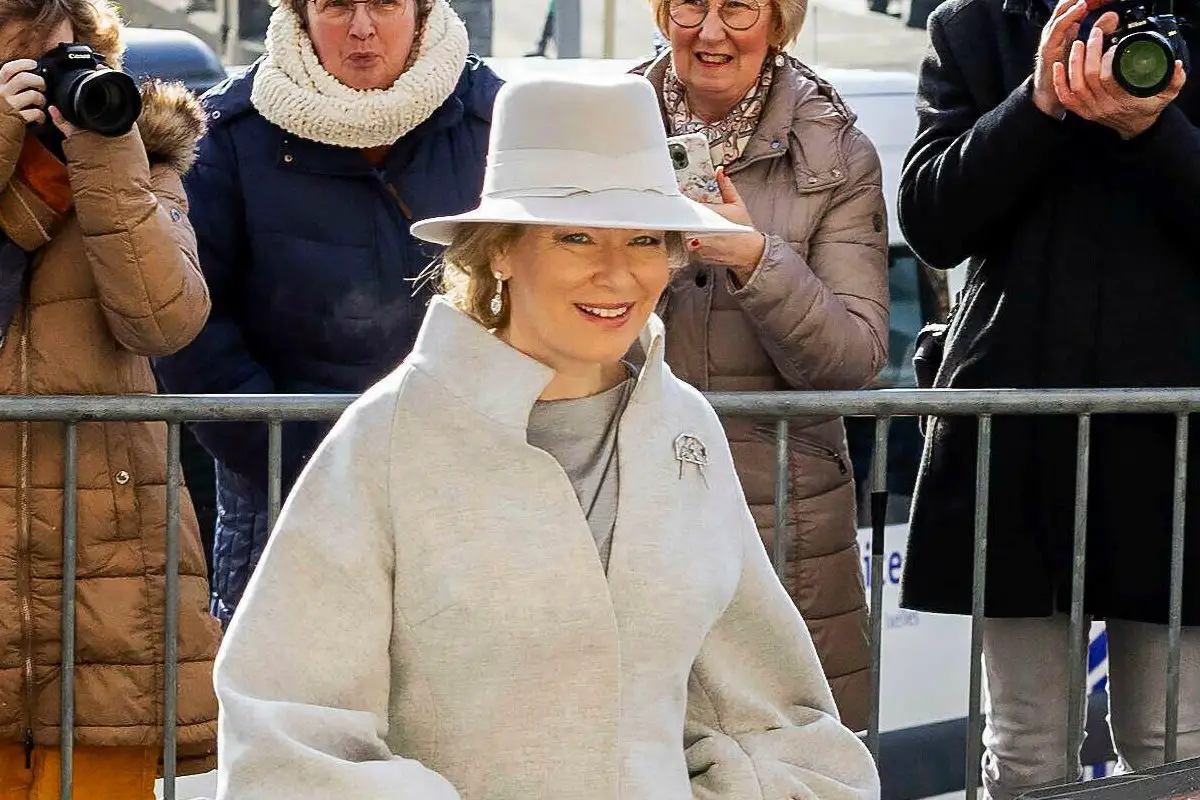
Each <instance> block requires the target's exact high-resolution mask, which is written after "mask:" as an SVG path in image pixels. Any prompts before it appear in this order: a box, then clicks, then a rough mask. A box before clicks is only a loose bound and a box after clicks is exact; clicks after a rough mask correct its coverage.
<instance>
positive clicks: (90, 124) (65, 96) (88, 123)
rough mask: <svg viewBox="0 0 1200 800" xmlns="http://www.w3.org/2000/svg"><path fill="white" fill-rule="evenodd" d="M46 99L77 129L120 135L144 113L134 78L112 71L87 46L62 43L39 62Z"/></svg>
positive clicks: (101, 58)
mask: <svg viewBox="0 0 1200 800" xmlns="http://www.w3.org/2000/svg"><path fill="white" fill-rule="evenodd" d="M35 71H36V72H37V74H39V75H41V76H42V78H43V79H44V80H45V81H46V99H47V100H48V101H49V103H50V104H51V105H54V106H57V107H58V110H59V111H61V112H62V115H63V119H65V120H66V121H67V122H69V123H71V124H72V125H74V126H76V127H77V128H83V129H85V130H89V131H95V132H96V133H100V134H103V135H105V136H121V135H123V134H125V133H128V132H129V131H130V129H132V128H133V123H135V122H137V118H138V116H139V115H140V114H141V113H142V95H141V93H140V92H139V91H138V87H137V84H136V83H134V80H133V78H131V77H130V76H128V75H126V74H125V73H124V72H120V71H119V70H114V69H112V68H110V67H109V66H108V65H107V64H106V63H105V62H104V57H103V56H101V55H100V54H99V53H97V52H95V51H94V50H92V48H90V47H88V46H87V45H85V44H68V43H63V44H60V45H58V46H57V47H55V48H54V49H53V50H51V51H50V52H48V53H46V54H45V55H44V56H42V57H41V58H40V59H38V66H37V69H36V70H35Z"/></svg>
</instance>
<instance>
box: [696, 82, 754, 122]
mask: <svg viewBox="0 0 1200 800" xmlns="http://www.w3.org/2000/svg"><path fill="white" fill-rule="evenodd" d="M748 91H750V87H749V86H747V87H745V88H744V89H743V90H742V91H741V92H738V93H737V94H736V95H731V96H725V95H722V96H720V97H711V96H701V95H699V94H695V93H693V94H689V95H688V98H687V105H688V110H689V111H691V112H692V114H694V115H695V116H696V117H697V118H698V119H700V120H701V121H703V122H707V123H708V124H710V125H711V124H713V123H715V122H720V121H721V120H723V119H725V118H726V117H728V116H729V113H730V112H731V111H733V107H734V106H736V105H737V104H738V101H739V100H741V99H742V98H743V97H745V96H746V92H748Z"/></svg>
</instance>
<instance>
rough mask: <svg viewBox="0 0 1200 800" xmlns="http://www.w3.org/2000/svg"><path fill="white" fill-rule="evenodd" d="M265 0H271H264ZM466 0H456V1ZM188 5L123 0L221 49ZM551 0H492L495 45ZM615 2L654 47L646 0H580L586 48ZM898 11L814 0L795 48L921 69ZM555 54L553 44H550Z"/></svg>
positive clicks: (923, 38) (622, 49) (854, 1)
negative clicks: (890, 13)
mask: <svg viewBox="0 0 1200 800" xmlns="http://www.w3.org/2000/svg"><path fill="white" fill-rule="evenodd" d="M263 1H264V2H265V0H263ZM456 1H457V2H460V3H461V2H463V0H451V3H452V4H454V3H455V2H456ZM216 2H217V6H216V8H217V9H218V10H216V11H212V10H209V11H194V12H191V13H189V12H188V11H187V8H188V0H124V2H122V4H121V5H122V9H123V10H124V12H125V14H126V16H127V18H128V19H129V20H130V21H131V22H132V23H133V24H137V25H148V26H151V27H159V28H170V27H173V28H183V29H185V30H189V31H191V32H192V33H195V34H196V35H198V36H200V37H201V38H203V39H205V40H206V41H208V42H209V44H210V45H212V46H213V47H214V49H216V50H217V52H218V53H223V52H224V49H223V48H222V46H221V27H222V26H221V22H222V15H221V12H220V9H221V7H222V5H223V3H224V2H225V0H216ZM549 2H550V0H493V11H492V53H491V55H495V56H504V57H513V56H524V55H526V54H527V53H529V52H530V51H531V50H533V49H534V48H535V46H536V44H537V41H538V39H539V38H540V37H541V32H542V26H543V23H544V21H545V17H546V10H547V8H548V6H549ZM608 2H611V3H612V5H613V7H614V9H615V15H614V21H615V27H616V36H615V51H614V52H613V53H612V55H613V56H614V57H616V58H638V57H641V56H644V55H647V54H649V53H650V52H651V49H652V46H653V45H652V43H653V35H654V23H653V21H652V19H651V15H650V4H649V2H647V0H579V3H580V11H581V16H582V36H581V42H582V50H583V53H582V55H583V56H584V57H589V58H600V57H603V56H604V55H605V53H604V13H605V6H606V5H607V4H608ZM892 3H893V7H892V11H893V13H896V12H899V13H900V17H899V18H896V17H891V16H885V15H883V14H877V13H872V12H870V11H868V10H867V0H810V2H809V10H808V17H807V20H806V21H805V25H804V29H803V30H802V31H801V35H800V38H799V40H798V41H797V42H796V45H795V46H794V47H793V48H792V51H793V52H794V53H795V54H796V55H797V56H798V57H799V58H801V59H802V60H804V61H806V62H807V63H809V64H812V65H814V66H817V67H822V66H824V67H841V68H863V69H883V70H903V71H906V72H915V71H916V69H917V66H918V65H919V64H920V61H921V58H922V56H923V54H924V52H925V47H926V42H927V39H928V37H927V35H926V33H925V31H924V30H921V29H914V28H909V27H907V26H906V25H905V24H904V22H903V19H905V18H906V17H907V8H906V7H905V5H904V4H905V3H906V0H892ZM241 44H242V46H241V48H240V53H238V54H236V55H235V56H234V58H233V59H232V60H233V61H241V62H243V63H245V62H249V61H251V60H253V59H254V57H255V55H256V54H257V53H259V52H261V50H262V42H261V40H259V41H243V42H242V43H241ZM550 52H551V54H553V46H551V50H550Z"/></svg>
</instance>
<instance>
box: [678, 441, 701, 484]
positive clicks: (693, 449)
mask: <svg viewBox="0 0 1200 800" xmlns="http://www.w3.org/2000/svg"><path fill="white" fill-rule="evenodd" d="M675 460H676V461H678V462H679V479H680V480H683V465H684V464H695V465H696V469H697V470H699V471H700V478H701V480H703V481H704V485H705V486H708V478H707V477H706V476H705V474H704V468H705V467H707V466H708V450H707V449H706V448H705V447H704V442H702V441H700V440H699V439H698V438H697V437H695V436H692V435H691V434H690V433H681V434H680V435H679V436H678V437H677V438H676V439H675Z"/></svg>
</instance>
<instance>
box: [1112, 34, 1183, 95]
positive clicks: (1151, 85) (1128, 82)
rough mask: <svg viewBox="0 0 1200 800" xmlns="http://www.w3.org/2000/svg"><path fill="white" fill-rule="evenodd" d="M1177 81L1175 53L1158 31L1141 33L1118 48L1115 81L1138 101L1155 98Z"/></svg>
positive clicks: (1120, 43)
mask: <svg viewBox="0 0 1200 800" xmlns="http://www.w3.org/2000/svg"><path fill="white" fill-rule="evenodd" d="M1173 77H1175V50H1174V49H1173V48H1172V47H1171V43H1170V42H1168V41H1167V38H1166V37H1165V36H1163V35H1162V34H1161V33H1158V32H1157V31H1140V32H1138V33H1132V34H1130V35H1128V36H1126V37H1125V38H1124V39H1122V40H1121V41H1120V42H1119V43H1118V44H1117V52H1116V53H1115V54H1114V55H1113V78H1114V79H1116V81H1117V83H1119V84H1121V88H1122V89H1124V90H1125V91H1127V92H1129V93H1130V94H1131V95H1134V96H1135V97H1153V96H1154V95H1156V94H1158V93H1159V92H1161V91H1162V90H1163V89H1166V88H1167V86H1169V85H1170V84H1171V79H1172V78H1173Z"/></svg>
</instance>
